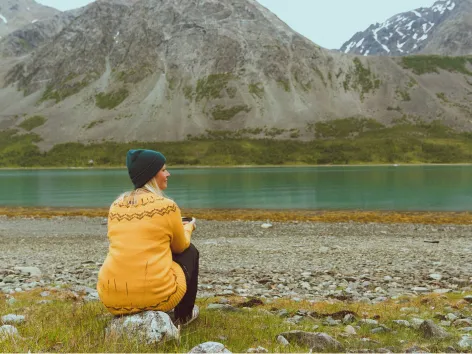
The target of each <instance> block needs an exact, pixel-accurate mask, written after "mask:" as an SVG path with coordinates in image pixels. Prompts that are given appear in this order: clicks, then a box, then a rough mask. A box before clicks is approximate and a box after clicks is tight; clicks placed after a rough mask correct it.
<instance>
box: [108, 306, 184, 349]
mask: <svg viewBox="0 0 472 354" xmlns="http://www.w3.org/2000/svg"><path fill="white" fill-rule="evenodd" d="M107 333H108V335H109V336H126V337H139V338H142V339H143V340H144V341H146V342H147V343H149V344H154V343H159V342H163V341H168V340H172V339H175V340H179V338H180V331H179V329H177V327H175V326H174V324H173V323H172V320H171V319H170V317H169V315H168V314H166V313H165V312H160V311H147V312H142V313H139V314H136V315H132V316H124V317H116V318H115V319H113V321H112V323H111V324H110V327H109V329H108V331H107Z"/></svg>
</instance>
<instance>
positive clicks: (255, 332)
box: [0, 289, 470, 352]
mask: <svg viewBox="0 0 472 354" xmlns="http://www.w3.org/2000/svg"><path fill="white" fill-rule="evenodd" d="M40 292H41V290H39V289H38V290H34V291H31V292H28V293H21V294H17V295H15V297H16V298H17V300H18V301H17V302H16V303H15V304H13V305H9V304H7V303H6V301H5V296H4V295H0V315H5V314H10V313H15V314H21V315H25V316H26V321H25V323H23V324H20V325H17V328H18V330H19V333H20V336H21V338H18V339H14V340H12V339H7V340H5V341H3V342H0V352H27V351H29V350H30V351H32V352H188V351H189V350H190V349H191V348H192V347H194V346H195V345H198V344H200V343H202V342H206V341H216V342H221V343H223V344H225V345H226V346H227V347H228V348H229V349H230V350H232V351H233V352H245V351H246V350H247V349H249V348H251V347H257V346H259V345H260V346H263V347H265V348H266V349H268V350H269V351H270V352H301V351H305V352H306V351H308V349H309V348H306V347H303V346H296V345H291V346H289V347H281V346H280V345H279V344H278V343H277V341H276V336H277V335H278V334H279V333H281V332H284V331H287V330H295V329H299V330H305V331H314V326H315V325H317V326H319V328H317V329H316V331H317V332H325V333H328V334H329V335H331V336H332V337H333V338H336V339H337V340H339V341H340V342H341V343H342V344H343V345H344V347H345V348H346V350H353V351H355V350H360V349H371V350H374V351H375V350H378V349H380V348H390V350H392V351H394V352H404V351H405V350H406V349H408V348H411V347H412V346H415V345H416V346H419V347H421V348H423V349H424V350H426V351H431V352H439V351H448V349H447V348H448V347H449V346H451V345H452V346H456V344H457V342H458V340H459V338H460V331H459V329H457V328H454V327H451V328H449V329H448V331H449V332H450V333H451V334H453V337H452V338H450V339H447V340H435V341H432V340H427V339H424V338H423V337H422V336H421V335H420V333H419V331H418V330H416V329H413V328H401V327H398V326H396V325H395V324H394V323H392V320H396V319H409V318H411V317H421V318H423V319H428V318H433V317H434V314H435V313H438V312H439V313H443V314H446V313H447V312H448V310H447V309H446V307H452V308H454V310H455V311H462V312H467V311H469V312H470V305H468V304H467V303H466V302H465V301H463V300H461V299H462V297H463V296H464V295H463V294H459V295H458V294H451V295H429V296H422V297H413V298H403V299H401V300H402V301H401V303H399V301H398V300H390V301H387V302H384V303H380V304H377V305H367V304H361V303H348V302H340V301H335V300H333V301H328V302H322V303H310V302H307V301H301V302H294V301H291V300H286V299H285V300H277V301H274V302H273V303H265V304H263V305H260V306H256V307H254V308H252V309H250V310H249V309H247V308H246V309H245V308H243V309H241V310H239V311H235V312H222V311H211V310H206V306H207V305H208V304H209V303H210V302H215V301H218V299H217V298H211V299H201V300H199V305H200V306H201V309H202V311H201V316H200V318H199V319H198V320H197V321H195V322H194V323H192V324H191V325H190V326H189V327H187V328H185V329H183V332H182V334H181V341H180V343H178V342H176V341H172V342H167V343H164V344H158V345H147V344H145V343H143V342H142V341H139V340H138V339H137V338H113V339H112V338H109V337H106V335H105V329H106V327H107V326H108V324H109V323H110V321H111V319H112V316H111V315H110V314H108V313H107V312H106V310H105V308H104V307H103V306H102V305H101V304H100V303H97V302H95V303H84V302H83V301H82V298H81V297H80V296H79V297H77V296H74V295H73V293H72V292H70V291H69V290H67V289H61V290H57V291H52V292H51V295H50V296H49V298H50V299H51V300H53V301H52V302H51V303H48V304H39V303H38V301H40V300H43V299H44V298H42V297H41V296H40V295H39V294H40ZM246 300H247V299H246ZM246 300H244V299H242V298H237V297H232V298H229V301H230V303H231V304H232V305H234V306H236V307H237V305H238V304H241V302H243V301H246ZM402 307H414V308H417V309H418V312H417V313H414V314H408V313H405V312H402V311H400V309H401V308H402ZM280 309H286V310H288V312H289V314H290V315H294V314H295V313H296V312H297V311H298V310H306V311H310V313H311V316H310V317H306V318H305V319H304V320H303V321H302V322H300V323H299V324H290V323H287V322H285V321H284V319H283V318H281V317H279V316H278V315H276V312H277V311H278V310H280ZM269 311H270V312H271V313H269ZM339 311H352V312H354V313H356V315H357V319H361V318H370V319H377V320H378V321H379V324H382V325H385V326H387V327H389V328H390V329H392V331H391V332H387V333H379V334H372V333H371V332H370V330H371V328H372V327H369V326H361V328H360V329H358V331H357V334H356V335H352V336H347V335H346V334H345V333H344V328H345V325H338V326H326V325H324V324H323V321H324V319H325V317H326V316H327V315H329V314H333V313H336V312H339ZM436 322H437V320H436ZM353 325H355V324H353ZM366 340H367V341H366Z"/></svg>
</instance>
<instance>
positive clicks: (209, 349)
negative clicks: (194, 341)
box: [189, 342, 231, 353]
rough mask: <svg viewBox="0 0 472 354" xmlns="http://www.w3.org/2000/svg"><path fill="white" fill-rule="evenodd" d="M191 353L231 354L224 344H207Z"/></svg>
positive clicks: (201, 345) (192, 350) (194, 348)
mask: <svg viewBox="0 0 472 354" xmlns="http://www.w3.org/2000/svg"><path fill="white" fill-rule="evenodd" d="M189 353H231V352H230V351H229V350H228V349H227V348H226V347H225V345H224V344H221V343H218V342H205V343H202V344H199V345H197V346H196V347H193V348H192V349H190V351H189Z"/></svg>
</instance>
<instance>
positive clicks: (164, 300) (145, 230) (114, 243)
mask: <svg viewBox="0 0 472 354" xmlns="http://www.w3.org/2000/svg"><path fill="white" fill-rule="evenodd" d="M192 230H193V226H192V225H190V224H188V225H185V226H183V225H182V219H181V213H180V209H179V207H178V206H177V205H176V204H175V203H174V202H173V201H172V200H169V199H167V198H163V197H159V196H156V195H154V194H152V193H143V194H139V195H138V196H136V197H124V198H123V199H121V200H120V199H118V200H117V201H115V202H114V203H113V204H112V206H111V207H110V212H109V214H108V239H109V242H110V246H109V251H108V255H107V258H106V259H105V262H104V263H103V265H102V267H101V269H100V272H99V274H98V284H97V290H98V294H99V296H100V299H101V301H102V302H103V304H104V305H105V306H106V307H107V308H108V310H109V311H110V312H111V313H113V314H115V315H122V314H133V313H137V312H141V311H148V310H158V311H169V310H171V309H173V308H174V307H175V306H176V305H177V304H178V303H179V302H180V300H181V299H182V297H183V296H184V294H185V292H186V291H187V286H186V282H185V274H184V272H183V271H182V268H181V267H180V266H179V265H178V264H177V263H175V262H173V261H172V252H173V253H182V252H183V251H184V250H186V249H187V248H188V247H189V245H190V237H191V234H192Z"/></svg>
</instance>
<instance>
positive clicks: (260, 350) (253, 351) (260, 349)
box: [246, 346, 269, 353]
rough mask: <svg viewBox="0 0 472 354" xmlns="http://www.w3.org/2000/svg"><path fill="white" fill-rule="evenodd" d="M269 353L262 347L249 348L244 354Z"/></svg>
mask: <svg viewBox="0 0 472 354" xmlns="http://www.w3.org/2000/svg"><path fill="white" fill-rule="evenodd" d="M268 352H269V351H268V350H267V349H266V348H264V347H261V346H259V347H257V348H249V349H248V350H247V351H246V353H268Z"/></svg>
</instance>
